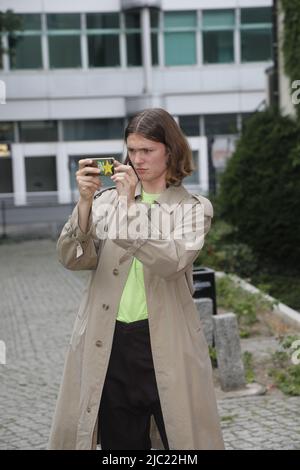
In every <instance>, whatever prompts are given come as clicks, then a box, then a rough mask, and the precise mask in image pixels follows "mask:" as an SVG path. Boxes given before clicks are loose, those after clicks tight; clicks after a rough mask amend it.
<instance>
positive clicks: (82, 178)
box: [77, 175, 100, 183]
mask: <svg viewBox="0 0 300 470" xmlns="http://www.w3.org/2000/svg"><path fill="white" fill-rule="evenodd" d="M77 179H80V181H86V182H87V181H91V182H92V183H97V182H98V181H100V178H99V177H98V176H97V175H96V176H84V175H78V176H77Z"/></svg>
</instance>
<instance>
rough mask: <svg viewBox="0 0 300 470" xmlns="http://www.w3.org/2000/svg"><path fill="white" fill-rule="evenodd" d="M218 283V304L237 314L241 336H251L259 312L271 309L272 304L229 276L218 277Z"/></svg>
mask: <svg viewBox="0 0 300 470" xmlns="http://www.w3.org/2000/svg"><path fill="white" fill-rule="evenodd" d="M216 283H217V303H218V306H219V307H221V308H223V309H225V310H227V311H231V312H233V313H235V314H236V315H237V319H238V324H239V330H240V336H241V337H243V338H246V337H248V336H250V334H251V327H252V326H253V325H254V324H255V323H256V322H257V313H258V312H259V313H263V312H265V311H269V310H270V308H271V306H272V304H271V303H270V302H268V301H266V300H265V299H264V298H263V296H262V295H261V294H251V293H250V292H247V291H245V290H244V289H242V287H240V286H237V285H236V284H235V283H234V281H233V280H232V279H230V278H229V277H228V276H224V277H221V278H218V279H217V280H216Z"/></svg>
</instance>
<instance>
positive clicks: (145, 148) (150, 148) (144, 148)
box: [127, 145, 153, 150]
mask: <svg viewBox="0 0 300 470" xmlns="http://www.w3.org/2000/svg"><path fill="white" fill-rule="evenodd" d="M127 148H128V150H153V147H141V148H134V147H130V146H128V145H127Z"/></svg>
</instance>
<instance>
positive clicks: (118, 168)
mask: <svg viewBox="0 0 300 470" xmlns="http://www.w3.org/2000/svg"><path fill="white" fill-rule="evenodd" d="M114 170H115V174H114V175H112V176H111V179H112V180H113V181H114V183H116V187H117V191H118V194H119V196H126V197H127V203H130V202H133V201H134V195H135V188H136V185H137V183H138V177H137V176H136V174H135V171H134V169H133V168H132V166H130V165H124V164H122V163H120V162H118V160H114Z"/></svg>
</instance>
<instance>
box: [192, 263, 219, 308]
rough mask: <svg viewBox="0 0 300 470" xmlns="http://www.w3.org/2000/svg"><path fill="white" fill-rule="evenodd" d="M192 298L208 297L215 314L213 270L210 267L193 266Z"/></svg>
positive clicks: (215, 301)
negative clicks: (193, 290) (193, 288)
mask: <svg viewBox="0 0 300 470" xmlns="http://www.w3.org/2000/svg"><path fill="white" fill-rule="evenodd" d="M193 281H194V287H195V292H194V295H193V298H194V299H200V298H209V299H212V302H213V314H214V315H217V300H216V283H215V272H214V271H213V270H212V269H210V268H200V267H198V266H195V267H194V268H193Z"/></svg>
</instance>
